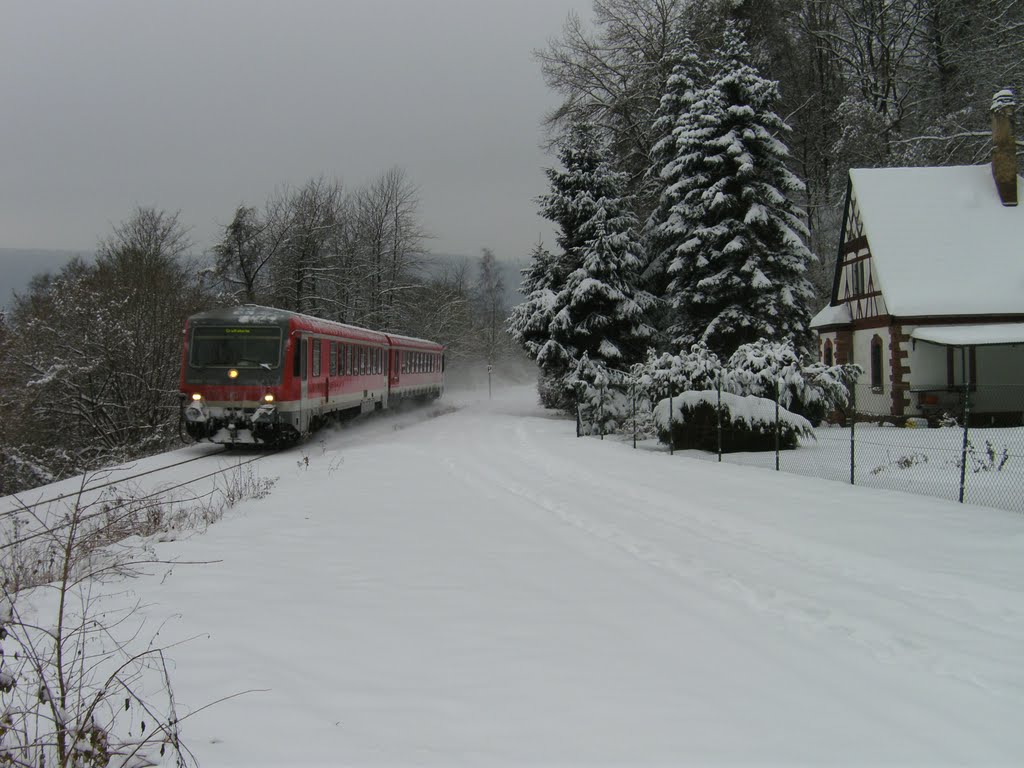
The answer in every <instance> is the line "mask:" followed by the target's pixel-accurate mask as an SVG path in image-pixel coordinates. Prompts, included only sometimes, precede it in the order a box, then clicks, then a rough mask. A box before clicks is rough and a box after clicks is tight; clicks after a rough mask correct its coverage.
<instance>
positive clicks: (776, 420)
mask: <svg viewBox="0 0 1024 768" xmlns="http://www.w3.org/2000/svg"><path fill="white" fill-rule="evenodd" d="M781 392H782V390H781V387H779V382H778V379H776V380H775V471H776V472H778V471H779V398H780V397H782V394H781Z"/></svg>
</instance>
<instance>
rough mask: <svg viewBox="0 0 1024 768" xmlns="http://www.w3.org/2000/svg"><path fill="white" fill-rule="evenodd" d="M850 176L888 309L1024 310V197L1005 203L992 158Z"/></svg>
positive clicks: (904, 312)
mask: <svg viewBox="0 0 1024 768" xmlns="http://www.w3.org/2000/svg"><path fill="white" fill-rule="evenodd" d="M850 178H851V179H852V181H853V189H854V193H855V195H856V199H857V205H858V207H859V209H860V212H861V217H862V220H863V222H864V226H865V231H866V234H867V237H868V243H869V245H870V247H871V255H872V262H873V268H874V272H875V276H876V278H877V286H878V287H880V288H881V290H882V294H883V295H884V297H885V305H886V308H887V309H888V312H889V314H892V315H896V316H900V317H913V316H920V315H974V314H986V315H987V314H1004V313H1012V314H1019V313H1024V205H1021V206H1015V207H1007V206H1004V205H1003V204H1002V202H1001V201H1000V199H999V194H998V192H997V191H996V186H995V182H994V180H993V178H992V169H991V167H990V166H988V165H968V166H954V167H949V168H876V169H851V170H850ZM1020 183H1021V181H1020V178H1019V177H1018V184H1020Z"/></svg>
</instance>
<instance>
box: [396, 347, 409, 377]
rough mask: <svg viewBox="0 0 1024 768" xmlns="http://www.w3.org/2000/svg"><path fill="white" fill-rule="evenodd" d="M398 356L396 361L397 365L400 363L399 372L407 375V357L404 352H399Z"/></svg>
mask: <svg viewBox="0 0 1024 768" xmlns="http://www.w3.org/2000/svg"><path fill="white" fill-rule="evenodd" d="M398 354H399V358H398V360H399V363H400V366H401V367H400V370H401V371H402V373H408V372H409V360H408V357H407V356H406V354H405V352H399V353H398Z"/></svg>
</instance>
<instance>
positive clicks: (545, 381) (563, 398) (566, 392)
mask: <svg viewBox="0 0 1024 768" xmlns="http://www.w3.org/2000/svg"><path fill="white" fill-rule="evenodd" d="M537 395H538V397H539V398H540V404H541V405H543V406H544V407H545V408H550V409H552V410H555V411H562V412H563V413H568V414H572V413H574V412H575V409H576V399H575V397H574V395H573V391H572V388H571V387H569V386H566V383H565V377H564V376H557V375H553V374H549V373H545V372H544V371H541V373H540V375H539V376H538V377H537Z"/></svg>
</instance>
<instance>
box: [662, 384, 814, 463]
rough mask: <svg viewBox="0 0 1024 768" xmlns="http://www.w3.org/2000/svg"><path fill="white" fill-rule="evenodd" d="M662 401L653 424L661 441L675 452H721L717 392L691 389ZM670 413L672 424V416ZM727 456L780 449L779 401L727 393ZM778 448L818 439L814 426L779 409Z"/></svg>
mask: <svg viewBox="0 0 1024 768" xmlns="http://www.w3.org/2000/svg"><path fill="white" fill-rule="evenodd" d="M671 402H672V407H671V411H670V410H669V399H668V398H665V399H664V400H661V401H659V402H658V404H657V405H656V406H655V408H654V423H655V425H656V426H657V429H658V439H659V440H661V442H663V443H668V442H669V439H670V436H671V440H672V444H673V445H674V446H675V447H676V448H699V449H701V450H705V451H717V450H718V423H719V407H718V402H719V401H718V392H717V391H713V390H691V391H689V392H683V393H681V394H679V395H677V396H675V397H673V398H672V399H671ZM670 413H671V425H670V417H669V414H670ZM721 424H722V452H723V453H734V452H736V451H772V450H775V430H776V406H775V401H774V400H768V399H766V398H763V397H756V396H753V395H747V396H745V397H743V396H739V395H735V394H733V393H731V392H722V399H721ZM778 432H779V435H778V439H779V447H780V448H784V449H789V448H795V447H796V446H797V444H798V442H799V439H800V438H801V437H806V438H813V437H814V430H813V428H812V427H811V423H810V422H809V421H808V420H807V419H805V418H804V417H803V416H800V415H798V414H795V413H792V412H790V411H788V410H786V409H785V408H782V407H780V408H779V409H778Z"/></svg>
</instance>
